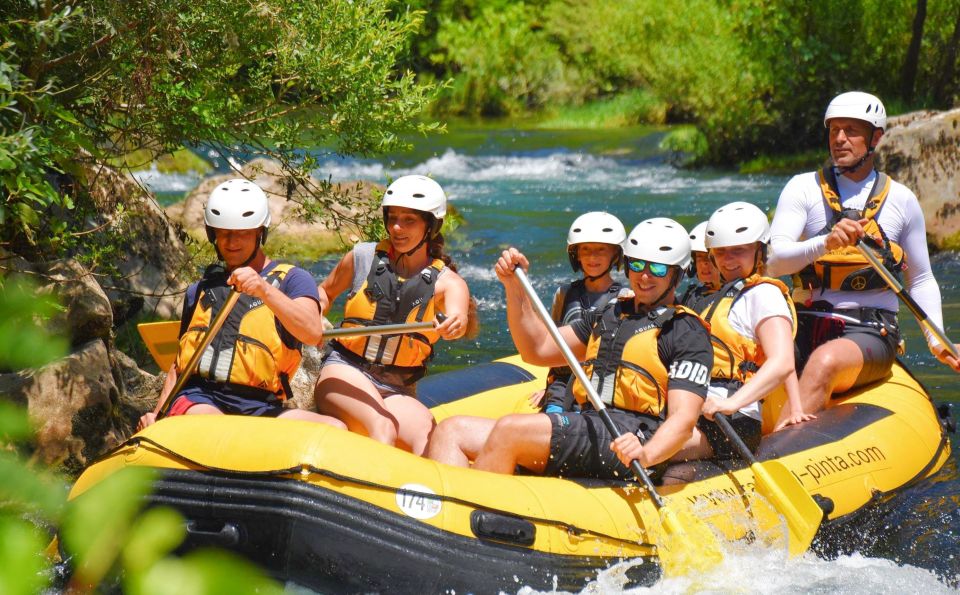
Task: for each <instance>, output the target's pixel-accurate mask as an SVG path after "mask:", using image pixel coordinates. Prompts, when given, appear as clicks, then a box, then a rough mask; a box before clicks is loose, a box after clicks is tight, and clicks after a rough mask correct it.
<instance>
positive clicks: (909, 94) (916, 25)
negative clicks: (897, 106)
mask: <svg viewBox="0 0 960 595" xmlns="http://www.w3.org/2000/svg"><path fill="white" fill-rule="evenodd" d="M926 20H927V0H917V12H916V13H915V14H914V15H913V36H912V37H911V38H910V48H909V49H907V58H906V59H905V60H904V62H903V72H902V77H901V79H900V97H901V98H902V99H903V100H904V101H906V102H907V103H910V102H911V101H913V87H914V85H915V83H916V81H917V65H918V64H919V62H920V42H921V41H923V25H924V22H925V21H926Z"/></svg>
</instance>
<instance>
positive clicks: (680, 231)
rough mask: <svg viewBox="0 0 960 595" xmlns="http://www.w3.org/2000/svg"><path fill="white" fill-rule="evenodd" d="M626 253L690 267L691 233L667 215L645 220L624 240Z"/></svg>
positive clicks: (647, 259) (625, 254) (626, 255)
mask: <svg viewBox="0 0 960 595" xmlns="http://www.w3.org/2000/svg"><path fill="white" fill-rule="evenodd" d="M623 255H624V256H625V257H628V258H639V259H642V260H646V261H648V262H659V263H661V264H669V265H674V266H678V267H680V268H681V269H686V268H687V267H688V266H690V235H689V234H688V233H687V230H685V229H684V228H683V226H682V225H680V224H679V223H677V222H676V221H674V220H673V219H668V218H667V217H654V218H653V219H647V220H645V221H641V222H640V223H638V224H637V226H636V227H634V228H633V231H631V232H630V235H629V236H627V239H626V241H624V242H623Z"/></svg>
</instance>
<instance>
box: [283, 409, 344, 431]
mask: <svg viewBox="0 0 960 595" xmlns="http://www.w3.org/2000/svg"><path fill="white" fill-rule="evenodd" d="M277 417H282V418H284V419H300V420H303V421H312V422H316V423H321V424H326V425H328V426H333V427H335V428H340V429H341V430H346V429H347V424H345V423H343V422H342V421H340V420H339V419H337V418H335V417H331V416H329V415H320V414H319V413H314V412H313V411H307V410H306V409H287V410H286V411H284V412H283V413H281V414H280V415H278V416H277Z"/></svg>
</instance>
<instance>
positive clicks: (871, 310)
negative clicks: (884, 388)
mask: <svg viewBox="0 0 960 595" xmlns="http://www.w3.org/2000/svg"><path fill="white" fill-rule="evenodd" d="M823 123H824V126H825V127H826V128H827V130H828V132H829V149H830V161H829V162H828V163H826V164H825V165H824V167H822V168H821V169H820V170H818V171H816V172H809V173H805V174H800V175H798V176H795V177H794V178H793V179H791V180H790V181H789V182H788V183H787V185H786V186H785V187H784V189H783V191H782V192H781V194H780V198H779V200H778V202H777V212H776V216H775V217H774V219H773V225H772V228H771V255H770V262H769V266H768V269H769V272H770V274H771V275H775V276H780V275H786V274H790V275H793V285H794V293H793V298H794V301H795V302H796V304H797V314H798V316H799V326H798V332H797V347H798V354H799V357H798V368H799V369H800V370H801V376H800V394H801V398H802V400H803V410H804V411H806V412H808V413H813V412H816V411H819V410H821V409H823V408H824V407H825V406H826V402H827V400H828V399H829V397H830V395H831V394H832V393H839V392H844V391H846V390H849V389H851V388H855V387H859V386H863V385H866V384H868V383H871V382H874V381H877V380H880V379H882V378H884V377H886V376H887V375H888V374H889V371H890V367H891V365H892V364H893V361H894V358H895V357H896V354H897V351H898V349H899V348H900V329H899V326H898V324H897V310H898V304H897V296H896V294H895V293H894V292H893V291H891V290H890V289H889V288H888V287H887V285H886V284H885V283H884V281H883V279H882V277H881V276H880V275H879V274H877V273H876V271H875V270H874V269H873V268H872V267H871V265H870V262H869V261H868V260H867V259H866V258H865V257H864V256H863V255H862V254H860V253H859V251H858V250H857V248H856V245H857V243H858V242H861V241H862V242H863V244H864V245H865V246H866V247H867V248H868V249H870V250H871V251H872V252H873V253H874V254H876V255H877V257H878V259H879V260H880V261H881V262H882V263H883V264H884V265H885V266H886V268H887V269H888V270H890V271H891V272H893V273H894V274H895V275H897V276H899V275H901V274H905V276H906V283H905V285H906V288H907V290H908V291H909V292H910V294H911V295H912V296H913V298H914V299H915V301H916V302H917V303H918V304H920V305H921V307H922V308H923V309H924V310H925V311H926V312H927V314H928V316H929V317H930V319H931V320H932V321H933V322H934V323H935V324H936V325H937V326H939V327H941V328H942V326H943V316H942V313H941V305H940V289H939V287H938V286H937V281H936V279H934V277H933V272H932V271H931V269H930V256H929V254H928V253H927V243H926V227H925V223H924V219H923V212H922V211H921V210H920V205H919V203H918V202H917V198H916V196H914V194H913V193H912V192H911V191H910V190H909V189H908V188H907V187H905V186H903V185H902V184H899V183H897V182H895V181H893V180H891V179H890V177H889V176H887V175H886V174H884V173H881V172H878V171H877V170H876V169H874V150H875V149H876V146H877V144H878V143H879V142H880V138H881V137H882V136H883V131H884V128H886V125H887V116H886V111H885V109H884V107H883V104H882V103H881V102H880V100H879V99H877V98H876V97H874V96H873V95H870V94H868V93H862V92H859V91H853V92H849V93H843V94H841V95H838V96H837V97H835V98H834V99H833V100H832V101H831V102H830V104H829V105H828V106H827V110H826V114H825V115H824V118H823ZM926 338H927V343H928V346H929V348H930V351H931V352H932V353H933V354H934V355H935V356H936V357H937V359H939V360H940V361H941V362H943V363H945V364H947V365H949V366H950V367H951V368H953V369H954V370H955V371H958V372H960V362H958V361H957V360H956V359H955V358H953V357H952V356H951V355H949V352H948V350H947V349H946V346H944V345H941V344H940V343H939V342H938V341H937V339H936V338H934V337H933V336H930V335H928V336H927V337H926ZM785 414H786V412H784V414H782V415H781V422H782V421H783V419H784V418H783V415H785Z"/></svg>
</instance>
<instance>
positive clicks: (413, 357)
mask: <svg viewBox="0 0 960 595" xmlns="http://www.w3.org/2000/svg"><path fill="white" fill-rule="evenodd" d="M389 250H390V242H389V240H385V241H383V242H380V243H379V244H377V246H376V249H375V250H374V254H373V262H372V263H371V265H370V272H369V273H368V274H367V278H366V280H365V281H364V282H363V283H362V284H361V285H360V287H359V288H357V289H356V290H354V291H353V292H352V293H351V294H350V295H349V296H348V297H347V303H346V306H345V307H344V313H343V322H342V323H341V325H340V326H341V327H343V328H352V327H358V326H376V325H383V324H406V323H412V322H422V321H424V320H433V318H434V317H435V316H436V314H437V311H438V306H437V304H436V300H435V297H434V293H435V291H436V285H437V278H438V277H439V276H440V272H441V271H442V270H443V268H444V266H445V265H444V264H443V261H442V260H440V259H439V258H438V259H434V261H433V262H432V263H431V264H430V265H428V266H427V267H426V268H424V269H423V270H422V271H421V272H420V274H419V275H416V276H414V277H411V278H409V279H402V278H400V277H398V276H397V274H396V273H395V272H394V270H393V265H392V264H391V263H390V257H389ZM357 264H358V263H356V262H354V266H357ZM439 339H440V334H439V333H437V332H436V331H422V332H419V333H407V334H399V335H370V336H367V337H344V338H339V339H336V342H337V343H338V344H339V345H341V346H343V347H344V348H345V349H347V350H348V351H350V352H352V353H353V354H355V355H358V356H360V357H361V358H363V359H364V360H365V361H367V362H369V363H371V364H377V365H384V366H397V367H404V368H416V367H424V366H425V365H426V362H427V361H429V360H430V357H431V356H432V355H433V344H434V343H436V342H437V341H438V340H439Z"/></svg>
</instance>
